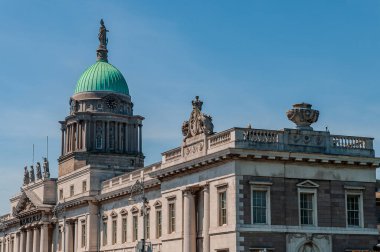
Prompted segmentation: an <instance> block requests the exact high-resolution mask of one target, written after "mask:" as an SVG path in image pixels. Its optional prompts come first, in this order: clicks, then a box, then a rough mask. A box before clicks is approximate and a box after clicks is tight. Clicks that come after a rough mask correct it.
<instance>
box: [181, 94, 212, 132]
mask: <svg viewBox="0 0 380 252" xmlns="http://www.w3.org/2000/svg"><path fill="white" fill-rule="evenodd" d="M192 105H193V110H192V111H191V114H190V119H189V120H188V121H185V122H183V124H182V134H183V136H184V140H186V139H187V138H190V137H194V136H196V135H200V134H205V135H211V134H213V133H214V125H213V123H212V117H211V116H209V115H206V114H204V113H202V105H203V102H202V101H201V100H199V96H196V97H195V100H193V101H192Z"/></svg>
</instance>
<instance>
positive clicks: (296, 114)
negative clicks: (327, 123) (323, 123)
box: [286, 103, 319, 130]
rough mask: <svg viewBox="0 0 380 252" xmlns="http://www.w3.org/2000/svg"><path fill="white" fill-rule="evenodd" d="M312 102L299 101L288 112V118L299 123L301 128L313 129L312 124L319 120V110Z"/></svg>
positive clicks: (298, 125) (298, 127) (298, 126)
mask: <svg viewBox="0 0 380 252" xmlns="http://www.w3.org/2000/svg"><path fill="white" fill-rule="evenodd" d="M311 106H312V105H311V104H308V103H297V104H294V105H293V108H292V109H290V110H289V111H288V112H286V115H287V116H288V119H289V120H290V121H292V122H294V123H295V124H296V125H297V129H300V130H313V128H312V127H310V125H311V124H312V123H315V122H316V121H318V116H319V111H318V110H314V109H312V108H311Z"/></svg>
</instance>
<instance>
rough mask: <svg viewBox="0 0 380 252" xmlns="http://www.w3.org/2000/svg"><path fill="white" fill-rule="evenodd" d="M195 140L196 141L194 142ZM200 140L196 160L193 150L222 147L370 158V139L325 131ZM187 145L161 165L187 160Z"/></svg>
mask: <svg viewBox="0 0 380 252" xmlns="http://www.w3.org/2000/svg"><path fill="white" fill-rule="evenodd" d="M199 141H200V140H199V138H198V139H197V142H198V143H199ZM202 141H204V144H201V146H202V148H198V149H199V150H197V149H194V151H193V152H194V153H193V155H194V158H197V157H199V153H196V152H197V151H198V152H203V154H204V155H206V154H211V153H214V152H217V151H219V150H222V149H225V148H245V149H257V150H268V151H286V152H301V153H302V152H303V153H320V154H333V155H337V154H339V155H346V156H359V157H374V150H373V138H368V137H357V136H341V135H331V134H330V132H328V131H313V130H299V129H284V130H266V129H252V128H232V129H229V130H226V131H223V132H220V133H216V134H213V135H211V136H204V140H202ZM188 142H189V141H188V140H187V142H184V144H183V145H182V146H181V147H178V148H175V149H173V150H169V151H167V152H164V153H163V154H162V156H163V157H162V164H163V166H167V165H170V164H171V163H173V164H175V163H177V162H179V161H180V160H181V159H182V158H186V159H187V160H188V159H191V155H189V153H187V152H185V151H184V150H187V149H186V148H188V146H191V145H194V144H193V143H191V144H190V143H188ZM203 146H204V147H203Z"/></svg>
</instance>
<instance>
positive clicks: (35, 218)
mask: <svg viewBox="0 0 380 252" xmlns="http://www.w3.org/2000/svg"><path fill="white" fill-rule="evenodd" d="M41 218H42V214H34V215H32V216H28V217H25V218H21V219H20V225H21V226H24V225H27V224H31V223H33V222H39V221H40V220H41Z"/></svg>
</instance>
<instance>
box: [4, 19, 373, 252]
mask: <svg viewBox="0 0 380 252" xmlns="http://www.w3.org/2000/svg"><path fill="white" fill-rule="evenodd" d="M106 32H107V30H106V28H105V26H104V23H103V22H101V27H100V31H99V41H100V45H99V48H98V50H97V61H96V63H95V64H94V65H92V66H91V67H89V68H88V69H87V70H86V71H85V72H84V73H83V75H82V76H81V77H80V79H79V81H78V83H77V86H76V89H75V93H74V95H73V96H72V97H71V98H70V114H69V115H68V116H67V117H66V118H65V119H64V120H63V121H61V122H60V125H61V131H62V140H61V141H62V152H61V156H60V157H59V167H58V171H59V173H58V174H59V175H58V178H51V177H50V173H49V163H48V161H47V160H46V159H45V160H44V162H43V165H42V168H41V165H40V164H38V165H37V166H36V171H34V168H33V167H31V168H30V169H29V170H28V169H27V168H25V175H24V183H23V186H22V187H21V191H20V192H19V193H18V194H17V195H15V196H14V197H12V198H11V199H10V213H9V214H6V215H4V216H1V217H0V252H39V251H41V252H51V251H54V252H56V251H65V252H74V251H120V252H121V251H124V252H132V251H142V250H141V249H142V247H144V248H145V249H146V250H145V251H154V252H159V251H160V252H169V251H170V252H171V251H183V252H196V251H197V252H237V251H252V252H258V251H275V252H280V251H287V252H293V251H295V252H298V251H300V252H301V251H320V252H322V251H323V252H329V251H369V250H370V249H371V248H372V247H373V245H375V244H376V243H377V237H378V231H377V229H376V227H377V226H376V199H375V190H376V177H375V170H376V168H377V167H379V164H380V159H379V158H376V157H375V153H374V149H373V139H372V138H366V137H354V136H342V135H333V134H330V132H329V131H317V130H313V128H312V127H311V126H310V125H311V124H312V123H313V122H316V121H317V119H318V116H319V112H318V111H317V110H314V109H312V107H311V105H309V104H306V103H301V104H296V105H294V106H293V108H292V109H290V110H289V111H288V113H287V116H288V118H289V119H290V120H291V121H293V122H294V123H295V124H296V126H297V127H296V128H294V129H282V130H266V129H255V128H252V127H250V126H249V127H247V128H238V127H237V128H232V129H227V130H225V131H222V132H218V133H217V132H214V129H213V124H212V118H211V117H210V116H208V115H206V114H204V113H203V112H202V104H203V103H202V101H201V100H200V99H199V98H198V97H196V98H195V99H194V100H193V101H192V109H191V110H190V109H189V111H191V113H190V117H189V119H188V121H185V122H184V123H183V126H182V133H183V141H182V142H181V143H178V145H179V147H178V148H175V149H173V150H168V151H165V152H163V153H162V160H161V161H160V162H157V163H155V164H152V165H149V166H144V155H143V152H142V150H143V148H142V144H141V143H142V141H141V140H142V121H143V119H144V118H143V117H142V116H139V115H134V113H133V103H132V101H131V96H130V95H129V90H128V86H127V83H126V81H125V79H124V77H123V75H122V74H121V73H120V71H119V70H117V69H116V68H115V67H114V66H112V65H111V64H109V63H108V58H107V52H108V51H107V42H108V40H107V35H106V34H107V33H106ZM179 120H180V118H179ZM5 201H6V200H5V199H2V202H3V203H2V204H4V203H5ZM139 249H140V250H139Z"/></svg>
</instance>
